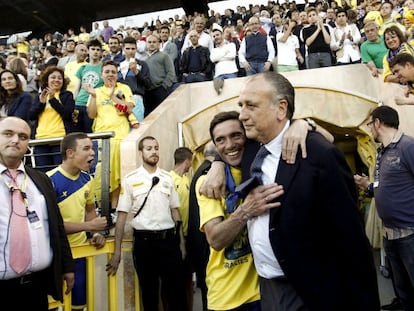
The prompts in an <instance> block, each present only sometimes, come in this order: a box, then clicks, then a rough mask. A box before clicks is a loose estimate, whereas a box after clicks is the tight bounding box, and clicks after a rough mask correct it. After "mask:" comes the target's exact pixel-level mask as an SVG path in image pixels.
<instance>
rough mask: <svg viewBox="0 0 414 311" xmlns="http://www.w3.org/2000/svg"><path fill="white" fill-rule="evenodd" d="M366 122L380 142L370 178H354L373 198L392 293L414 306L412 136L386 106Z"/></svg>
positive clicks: (407, 308) (406, 304)
mask: <svg viewBox="0 0 414 311" xmlns="http://www.w3.org/2000/svg"><path fill="white" fill-rule="evenodd" d="M367 126H368V127H369V128H370V130H371V134H372V137H373V139H374V140H375V142H377V143H381V145H380V147H379V148H378V151H377V159H376V164H375V173H374V181H373V182H372V183H371V182H370V181H369V179H368V177H367V176H360V175H355V176H354V180H355V183H356V184H357V185H358V186H359V188H360V189H363V190H366V195H367V196H371V197H374V198H375V205H376V208H377V210H378V215H379V217H380V218H381V220H382V223H383V225H384V228H383V245H384V250H385V254H386V255H387V258H388V260H389V263H390V265H391V271H392V275H393V278H392V280H393V283H394V288H395V291H396V294H397V296H398V297H399V299H400V301H401V303H402V306H403V308H404V310H414V281H413V280H414V264H413V258H414V253H413V249H414V211H413V208H412V199H411V198H410V196H411V195H412V194H413V193H414V192H413V190H414V189H413V188H414V156H413V154H414V139H413V138H412V137H410V136H408V135H404V134H403V133H402V132H401V131H400V130H399V129H398V127H399V117H398V112H397V111H396V110H394V109H393V108H391V107H388V106H380V107H377V108H375V109H374V110H373V111H372V112H371V120H370V121H369V122H368V123H367ZM384 310H385V308H384ZM388 310H390V309H388Z"/></svg>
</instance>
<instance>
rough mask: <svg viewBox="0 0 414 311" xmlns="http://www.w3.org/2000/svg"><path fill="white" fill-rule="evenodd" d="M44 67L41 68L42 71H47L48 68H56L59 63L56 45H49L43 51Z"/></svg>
mask: <svg viewBox="0 0 414 311" xmlns="http://www.w3.org/2000/svg"><path fill="white" fill-rule="evenodd" d="M43 59H44V62H45V64H44V66H43V67H42V68H40V69H41V70H42V71H43V70H45V69H46V68H47V67H48V66H56V65H57V64H58V62H59V58H58V57H57V49H56V47H55V46H54V45H48V46H46V47H45V49H44V51H43Z"/></svg>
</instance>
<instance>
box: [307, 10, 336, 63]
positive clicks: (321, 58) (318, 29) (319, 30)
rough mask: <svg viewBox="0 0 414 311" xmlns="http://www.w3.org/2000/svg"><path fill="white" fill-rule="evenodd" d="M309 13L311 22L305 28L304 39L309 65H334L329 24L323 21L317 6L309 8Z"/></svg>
mask: <svg viewBox="0 0 414 311" xmlns="http://www.w3.org/2000/svg"><path fill="white" fill-rule="evenodd" d="M307 14H308V18H309V22H310V24H311V25H310V26H309V27H306V28H303V41H304V42H305V43H306V46H307V47H308V59H307V67H308V68H309V69H312V68H320V67H329V66H331V65H332V55H331V48H330V43H331V36H330V35H329V26H326V25H325V24H324V23H323V20H322V18H321V17H319V16H318V13H317V12H316V9H315V8H313V7H311V8H309V9H308V10H307Z"/></svg>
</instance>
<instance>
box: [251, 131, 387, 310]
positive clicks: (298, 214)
mask: <svg viewBox="0 0 414 311" xmlns="http://www.w3.org/2000/svg"><path fill="white" fill-rule="evenodd" d="M246 146H250V147H249V150H246V151H245V153H246V158H247V157H249V156H250V158H251V154H252V153H254V150H255V149H254V148H257V145H255V144H252V145H246ZM306 147H307V154H308V156H307V158H306V159H302V157H301V153H300V151H299V152H298V156H297V158H296V162H295V164H293V165H291V164H287V163H286V162H285V161H283V160H280V163H279V167H278V170H277V174H276V182H277V183H278V184H281V185H283V187H284V191H285V194H284V195H283V196H281V197H279V198H278V200H279V201H280V202H281V207H280V208H276V209H272V210H271V211H270V221H269V238H270V242H271V245H272V249H273V253H274V254H275V256H276V258H277V259H278V261H279V263H280V265H281V268H282V269H283V272H284V273H285V275H286V277H287V279H288V280H289V282H290V283H291V284H292V286H293V287H294V289H295V290H296V292H297V293H298V294H299V296H300V297H301V298H302V300H303V301H304V303H305V305H306V306H307V308H308V309H309V310H315V311H333V310H335V311H340V310H344V311H345V310H353V311H357V310H361V311H369V310H380V302H379V295H378V286H377V279H376V271H375V265H374V260H373V256H372V251H371V247H370V245H369V242H368V239H367V237H366V235H365V230H364V225H363V220H362V217H361V215H360V214H359V212H358V208H357V204H356V202H357V195H356V188H355V184H354V180H353V176H352V174H351V171H350V169H349V166H348V164H347V163H346V161H345V158H344V156H343V154H342V152H341V151H340V150H339V149H337V148H336V147H335V146H334V145H333V144H330V143H329V142H328V141H326V140H325V139H324V138H323V137H322V136H321V135H320V134H318V133H309V135H308V138H307V141H306ZM256 150H257V149H256ZM250 163H251V162H250ZM246 164H247V166H250V165H249V163H248V162H247V163H246ZM244 166H246V165H244Z"/></svg>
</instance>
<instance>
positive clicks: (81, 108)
mask: <svg viewBox="0 0 414 311" xmlns="http://www.w3.org/2000/svg"><path fill="white" fill-rule="evenodd" d="M87 48H88V55H89V63H88V64H86V65H82V66H81V67H80V68H79V69H78V71H77V73H76V77H77V78H78V82H77V83H78V84H77V86H76V87H75V92H74V93H73V94H74V97H75V108H76V110H77V111H78V112H79V115H78V123H77V124H76V126H75V131H76V132H84V133H92V122H93V120H91V119H90V118H89V117H88V114H87V112H86V104H87V103H88V98H89V93H88V92H87V91H86V90H85V86H90V87H93V88H98V87H101V86H102V85H103V80H102V77H101V71H102V63H101V55H102V44H101V42H100V41H99V40H96V39H94V40H91V41H89V42H88V45H87Z"/></svg>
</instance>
